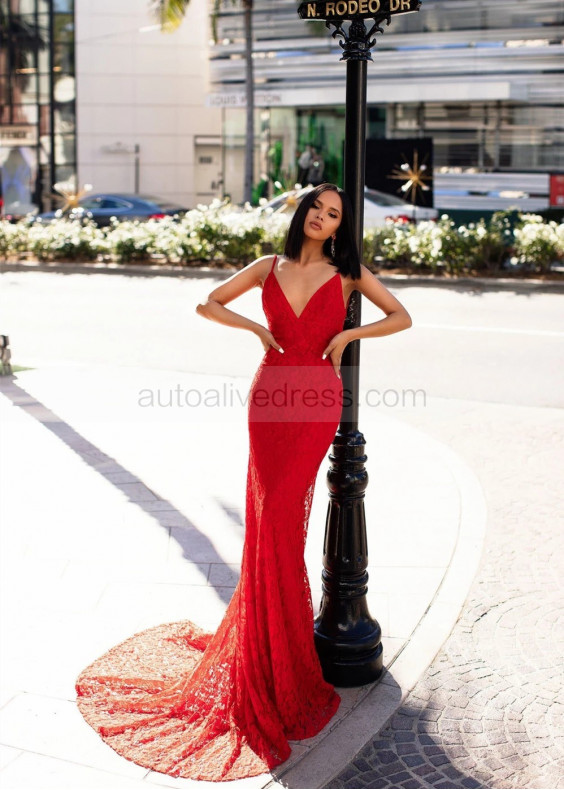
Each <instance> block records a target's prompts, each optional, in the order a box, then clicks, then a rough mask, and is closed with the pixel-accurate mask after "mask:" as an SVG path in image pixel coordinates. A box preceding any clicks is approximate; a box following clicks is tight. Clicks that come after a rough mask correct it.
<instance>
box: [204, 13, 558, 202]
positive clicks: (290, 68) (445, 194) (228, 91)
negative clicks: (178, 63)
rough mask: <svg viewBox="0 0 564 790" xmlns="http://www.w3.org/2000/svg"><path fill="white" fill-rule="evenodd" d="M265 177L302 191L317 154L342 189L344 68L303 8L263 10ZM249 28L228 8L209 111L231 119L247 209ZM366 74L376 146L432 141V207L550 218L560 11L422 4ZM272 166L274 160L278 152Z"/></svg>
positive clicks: (261, 155)
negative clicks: (303, 16)
mask: <svg viewBox="0 0 564 790" xmlns="http://www.w3.org/2000/svg"><path fill="white" fill-rule="evenodd" d="M254 5H255V8H254V20H253V21H254V68H255V86H256V101H257V111H256V127H255V132H256V139H257V154H256V165H257V168H258V170H259V173H260V172H263V171H267V170H268V169H269V168H271V163H270V160H271V158H272V151H273V146H274V145H276V146H277V147H278V152H279V150H280V147H281V148H282V168H281V170H282V172H283V174H284V175H285V176H287V178H288V179H289V180H292V179H293V178H296V175H297V172H298V164H297V159H298V157H299V155H300V153H301V152H303V151H304V149H305V147H306V146H308V145H310V146H314V147H315V149H316V151H317V153H318V154H319V155H320V156H321V157H322V159H323V164H324V170H325V177H326V178H327V179H328V180H335V181H337V182H341V181H342V159H343V157H342V150H343V139H344V93H345V65H344V63H343V62H342V61H340V59H339V58H340V51H341V50H340V47H339V44H338V41H337V40H335V39H334V38H333V37H332V35H331V31H329V30H328V29H327V27H326V25H325V23H324V22H321V21H314V22H308V21H304V20H300V19H299V18H298V16H297V13H296V5H297V4H296V2H295V0H255V4H254ZM242 24H243V23H242V15H241V14H240V13H237V11H236V9H235V8H233V9H232V8H231V7H224V11H223V13H222V15H221V17H220V19H219V20H218V43H217V44H216V45H215V46H214V47H213V48H212V49H211V50H210V57H211V64H210V65H211V71H210V90H211V93H210V96H209V98H208V102H209V103H210V104H211V105H214V106H218V107H221V108H222V113H223V135H222V136H223V145H224V148H225V150H224V152H223V161H224V181H225V186H226V189H227V191H228V192H231V193H232V194H233V195H234V197H235V198H239V197H240V195H239V194H238V182H239V180H240V178H239V175H238V173H239V169H240V166H241V165H240V161H241V156H242V153H241V152H242V143H243V135H244V131H243V123H244V121H243V116H244V79H245V74H244V67H245V64H244V59H243V54H244V37H243V27H242ZM377 39H378V43H377V45H376V47H375V48H374V50H373V61H374V62H373V63H369V64H368V86H367V99H368V119H367V136H368V137H369V138H375V139H378V138H385V137H387V138H404V137H405V138H408V137H409V138H412V137H431V138H432V139H433V142H434V171H435V194H436V200H435V202H436V204H437V205H439V206H441V205H445V206H456V207H470V206H472V205H478V204H479V205H481V207H483V208H488V207H503V206H504V205H513V204H516V203H517V204H519V205H520V206H521V207H522V208H530V209H538V208H541V207H544V206H546V205H547V201H548V176H549V173H551V172H559V171H560V172H562V171H563V170H564V101H563V89H562V69H563V65H564V59H563V57H562V56H563V54H564V46H563V39H564V2H562V0H496V1H495V2H492V0H423V5H422V7H421V10H420V11H419V12H418V13H413V14H406V15H402V16H395V17H393V18H392V21H391V25H390V26H389V27H388V28H386V31H385V33H384V35H382V36H379V35H377ZM269 151H270V152H271V157H269V156H268V152H269Z"/></svg>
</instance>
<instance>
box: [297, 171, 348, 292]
mask: <svg viewBox="0 0 564 790" xmlns="http://www.w3.org/2000/svg"><path fill="white" fill-rule="evenodd" d="M328 191H332V192H336V193H337V194H338V195H340V197H341V202H342V205H343V213H342V215H341V224H340V225H339V227H338V229H337V233H336V238H335V255H331V237H329V238H328V239H326V240H325V241H324V242H323V253H324V255H326V256H327V257H328V258H330V259H331V260H332V261H333V264H334V265H335V266H336V267H337V269H338V270H339V272H340V273H341V274H342V275H347V274H349V275H350V276H351V277H352V279H353V280H357V279H359V278H360V259H359V255H358V248H357V246H356V241H355V238H354V224H353V213H352V206H351V201H350V198H349V196H348V195H347V193H346V192H344V191H343V190H342V189H340V188H339V187H338V186H336V185H335V184H328V183H325V184H320V185H319V186H317V187H315V189H312V190H311V191H310V192H306V194H305V195H304V197H303V198H302V201H301V203H300V205H299V206H298V208H297V209H296V212H295V214H294V216H293V217H292V221H291V222H290V227H289V228H288V233H287V235H286V244H285V246H284V256H285V257H286V258H289V259H290V260H293V261H295V260H297V259H298V258H299V257H300V253H301V251H302V245H303V243H304V235H305V234H304V224H305V219H306V216H307V212H308V211H309V209H310V208H311V206H312V204H313V203H315V201H316V200H317V198H318V197H319V195H321V193H322V192H328Z"/></svg>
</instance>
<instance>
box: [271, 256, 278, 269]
mask: <svg viewBox="0 0 564 790" xmlns="http://www.w3.org/2000/svg"><path fill="white" fill-rule="evenodd" d="M277 258H278V255H275V256H274V258H273V259H272V266H271V267H270V271H273V270H274V264H275V263H276V259H277Z"/></svg>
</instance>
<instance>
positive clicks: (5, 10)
mask: <svg viewBox="0 0 564 790" xmlns="http://www.w3.org/2000/svg"><path fill="white" fill-rule="evenodd" d="M149 5H150V4H149V0H119V2H115V0H0V10H1V14H2V16H1V18H0V30H1V33H0V35H1V39H0V44H1V51H0V104H1V110H0V174H1V178H2V181H1V190H2V191H1V195H2V199H3V202H4V206H3V212H4V214H9V213H11V214H13V215H25V213H27V211H30V210H33V209H37V208H38V209H39V210H48V209H50V208H54V207H57V206H58V205H60V203H59V202H58V201H57V200H56V199H55V197H54V194H55V193H54V191H53V185H55V184H61V183H62V184H64V185H66V186H72V185H73V184H74V186H75V188H78V189H80V188H81V187H83V186H84V185H85V184H91V185H92V190H93V192H122V193H138V194H149V195H156V196H158V197H161V198H164V199H166V200H169V201H170V202H173V203H175V204H178V205H184V206H186V207H188V208H190V207H192V206H194V205H196V204H197V203H198V202H201V203H205V202H209V201H210V200H211V199H212V198H213V197H214V196H215V195H216V194H217V193H218V192H219V191H221V184H219V183H217V179H218V173H219V170H218V167H217V163H216V162H215V160H214V159H213V157H214V156H215V152H216V150H217V147H218V144H219V143H220V140H221V138H220V133H221V125H220V124H221V112H220V110H218V109H217V108H215V107H210V106H206V96H207V94H208V92H209V87H208V84H207V76H208V64H209V58H208V45H209V35H210V34H209V6H208V3H207V0H193V1H192V2H191V3H190V6H189V8H188V12H187V15H186V19H185V21H184V22H183V24H182V25H181V26H180V27H179V28H178V29H177V30H176V31H174V32H173V33H163V32H161V30H160V27H159V26H158V25H157V24H156V23H155V20H154V19H153V18H152V17H151V16H150V13H149Z"/></svg>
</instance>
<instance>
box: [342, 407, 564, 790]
mask: <svg viewBox="0 0 564 790" xmlns="http://www.w3.org/2000/svg"><path fill="white" fill-rule="evenodd" d="M402 418H405V419H409V420H416V421H418V422H421V421H423V423H424V424H425V428H426V429H427V430H429V429H430V428H432V431H430V432H432V433H434V434H435V435H436V436H437V438H441V439H443V440H444V441H446V442H447V443H448V444H449V445H450V446H451V447H452V448H453V449H455V450H457V451H459V452H460V453H461V455H462V456H463V457H465V460H467V461H470V465H471V466H472V467H473V468H474V470H475V471H476V472H477V473H478V476H479V478H480V482H481V483H482V486H483V488H484V491H485V493H486V499H487V503H488V534H487V538H486V543H485V549H484V553H483V557H482V562H481V566H480V569H479V572H478V574H477V576H476V578H475V580H474V584H473V586H472V588H471V590H470V593H469V596H468V598H467V602H466V605H465V607H464V610H463V613H462V615H461V617H460V619H459V621H458V623H457V625H456V627H455V629H454V631H453V633H452V634H451V636H450V637H449V639H448V640H447V642H446V643H445V645H444V646H443V649H442V650H441V651H440V652H439V654H438V656H437V657H436V659H435V661H434V662H433V663H432V665H431V666H430V667H429V669H428V670H427V672H426V673H425V674H424V676H423V677H422V678H421V679H420V681H419V682H418V683H417V684H416V686H415V688H414V689H413V690H412V692H411V693H410V695H409V696H408V697H407V699H406V700H405V702H404V704H403V705H402V707H400V708H399V709H398V711H397V712H396V714H395V715H393V716H392V718H391V719H390V720H389V721H388V722H387V724H386V725H385V726H384V728H383V729H381V730H380V732H378V733H376V734H375V735H374V736H373V737H372V738H371V739H370V741H369V742H368V743H367V744H366V746H365V747H364V748H363V749H362V750H361V751H360V753H359V754H358V755H357V756H356V758H355V759H354V760H353V761H352V762H351V763H350V764H349V765H348V766H346V767H345V768H344V769H343V770H342V771H341V772H340V773H339V774H338V775H337V776H336V777H335V778H334V779H333V780H331V782H330V783H329V784H328V787H331V788H333V787H345V788H359V787H382V788H389V787H392V788H399V787H405V788H411V787H436V788H463V787H502V788H503V787H504V788H562V787H564V718H563V714H564V693H563V684H562V669H563V665H564V660H563V655H564V653H563V650H562V648H563V641H564V622H563V619H562V610H563V608H564V596H563V595H562V586H563V578H564V574H563V562H562V557H563V550H564V528H563V527H564V523H563V521H564V491H563V486H562V470H563V468H564V418H563V415H562V412H559V411H558V410H556V409H541V408H522V407H505V406H501V405H497V404H488V403H477V402H475V403H471V402H466V403H463V402H460V401H458V402H454V401H453V402H450V403H449V402H447V401H443V405H442V413H440V414H439V413H438V412H437V413H435V414H429V413H427V414H426V415H419V416H418V417H415V416H414V415H409V414H408V413H406V414H404V415H402Z"/></svg>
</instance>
